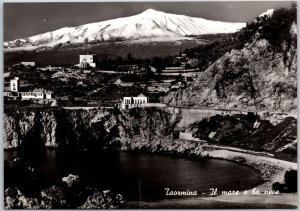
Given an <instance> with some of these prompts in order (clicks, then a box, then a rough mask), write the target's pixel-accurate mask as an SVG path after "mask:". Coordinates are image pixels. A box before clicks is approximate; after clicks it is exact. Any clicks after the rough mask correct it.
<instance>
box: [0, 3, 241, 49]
mask: <svg viewBox="0 0 300 211" xmlns="http://www.w3.org/2000/svg"><path fill="white" fill-rule="evenodd" d="M244 26H245V24H244V23H226V22H219V21H210V20H205V19H202V18H193V17H188V16H185V15H174V14H169V13H164V12H160V11H155V10H153V9H148V10H146V11H144V12H142V13H141V14H138V15H134V16H130V17H125V18H118V19H113V20H107V21H102V22H98V23H90V24H85V25H81V26H78V27H64V28H61V29H58V30H55V31H52V32H47V33H44V34H39V35H35V36H32V37H28V38H23V39H16V40H14V41H8V42H4V49H5V50H25V49H27V50H33V49H36V48H38V47H50V48H52V47H54V46H60V45H68V44H78V43H82V44H84V43H99V42H103V41H108V40H112V41H114V40H124V39H126V40H128V39H130V40H142V41H148V40H149V39H150V40H151V41H153V40H158V41H170V40H178V39H191V38H186V37H185V36H187V35H201V34H216V33H233V32H236V31H238V30H240V29H241V28H242V27H244ZM145 38H146V40H143V39H145Z"/></svg>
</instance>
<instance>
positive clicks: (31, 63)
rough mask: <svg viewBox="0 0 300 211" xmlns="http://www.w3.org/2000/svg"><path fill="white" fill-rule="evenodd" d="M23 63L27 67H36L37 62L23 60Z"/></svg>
mask: <svg viewBox="0 0 300 211" xmlns="http://www.w3.org/2000/svg"><path fill="white" fill-rule="evenodd" d="M21 64H22V65H24V66H26V67H28V66H31V67H34V66H35V62H21Z"/></svg>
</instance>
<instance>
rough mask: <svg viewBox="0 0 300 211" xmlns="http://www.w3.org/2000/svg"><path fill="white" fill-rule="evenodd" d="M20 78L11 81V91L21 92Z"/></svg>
mask: <svg viewBox="0 0 300 211" xmlns="http://www.w3.org/2000/svg"><path fill="white" fill-rule="evenodd" d="M19 86H20V84H19V77H15V78H14V79H11V80H10V91H11V92H18V91H19Z"/></svg>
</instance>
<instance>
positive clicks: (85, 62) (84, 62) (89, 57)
mask: <svg viewBox="0 0 300 211" xmlns="http://www.w3.org/2000/svg"><path fill="white" fill-rule="evenodd" d="M95 59H96V54H83V55H79V67H81V68H85V67H88V66H90V67H94V68H95V67H96V63H95V62H96V61H95Z"/></svg>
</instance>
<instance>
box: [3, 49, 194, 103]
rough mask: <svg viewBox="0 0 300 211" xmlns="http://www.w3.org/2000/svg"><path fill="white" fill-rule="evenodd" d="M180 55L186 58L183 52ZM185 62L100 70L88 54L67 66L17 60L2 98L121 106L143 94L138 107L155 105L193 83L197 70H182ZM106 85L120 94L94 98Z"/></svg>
mask: <svg viewBox="0 0 300 211" xmlns="http://www.w3.org/2000/svg"><path fill="white" fill-rule="evenodd" d="M177 58H178V57H177ZM177 58H176V59H177ZM180 58H181V59H184V58H185V61H187V58H186V55H184V54H183V55H182V57H180ZM182 61H183V60H182ZM186 64H187V63H186V62H181V63H180V65H181V66H179V67H176V66H170V67H165V68H164V69H162V70H160V71H157V69H156V68H155V67H152V66H143V65H142V66H141V65H138V64H131V65H118V66H117V68H116V69H115V70H103V69H101V68H98V67H97V57H96V55H95V54H89V53H85V54H81V55H79V63H78V64H74V65H68V66H55V67H52V66H50V65H49V66H39V65H38V64H36V63H35V62H21V63H20V64H15V65H13V66H11V67H8V68H7V69H6V72H5V74H4V97H5V100H6V101H9V103H13V102H14V101H24V100H26V101H27V104H26V105H30V104H31V103H33V104H34V103H36V104H40V105H41V106H42V105H44V106H49V105H51V106H60V105H65V106H72V105H74V106H78V105H81V106H96V107H97V106H100V107H101V106H116V105H118V106H119V107H120V108H125V107H124V106H123V105H121V104H122V102H127V101H125V99H128V98H132V97H135V95H136V96H137V97H138V95H139V94H140V93H143V95H144V96H147V100H143V101H142V102H143V103H139V104H140V106H142V105H146V104H147V105H148V106H149V105H150V104H149V103H150V102H151V103H153V104H152V106H155V105H159V103H160V100H159V98H160V97H161V96H163V95H165V94H167V93H168V92H169V91H176V90H178V89H184V88H186V87H187V86H188V85H190V84H191V83H192V82H193V78H195V77H197V73H198V72H199V69H195V68H194V69H186V68H185V65H186ZM90 78H93V79H96V78H99V79H100V81H101V82H99V81H98V83H97V82H95V83H96V84H93V83H91V81H90ZM39 81H40V82H39ZM68 85H72V86H74V85H75V86H76V88H78V92H76V91H74V88H75V87H73V89H72V90H73V92H72V93H70V92H68V91H67V90H68V89H69V88H67V87H66V86H68ZM109 88H112V89H116V90H120V92H123V93H122V94H121V95H120V94H119V95H117V96H113V95H112V96H109V95H107V96H106V97H107V100H105V98H104V100H103V98H102V99H101V98H100V97H98V98H97V97H96V96H97V94H98V93H99V92H102V91H103V90H105V89H109ZM77 93H78V94H79V93H80V95H81V97H79V96H76V94H77ZM131 93H132V94H131ZM102 94H103V93H101V94H100V95H102ZM130 94H131V95H130ZM74 95H75V96H74ZM155 103H156V104H155ZM127 104H131V103H127ZM133 104H135V103H133ZM126 107H127V106H126ZM129 107H130V106H129Z"/></svg>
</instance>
